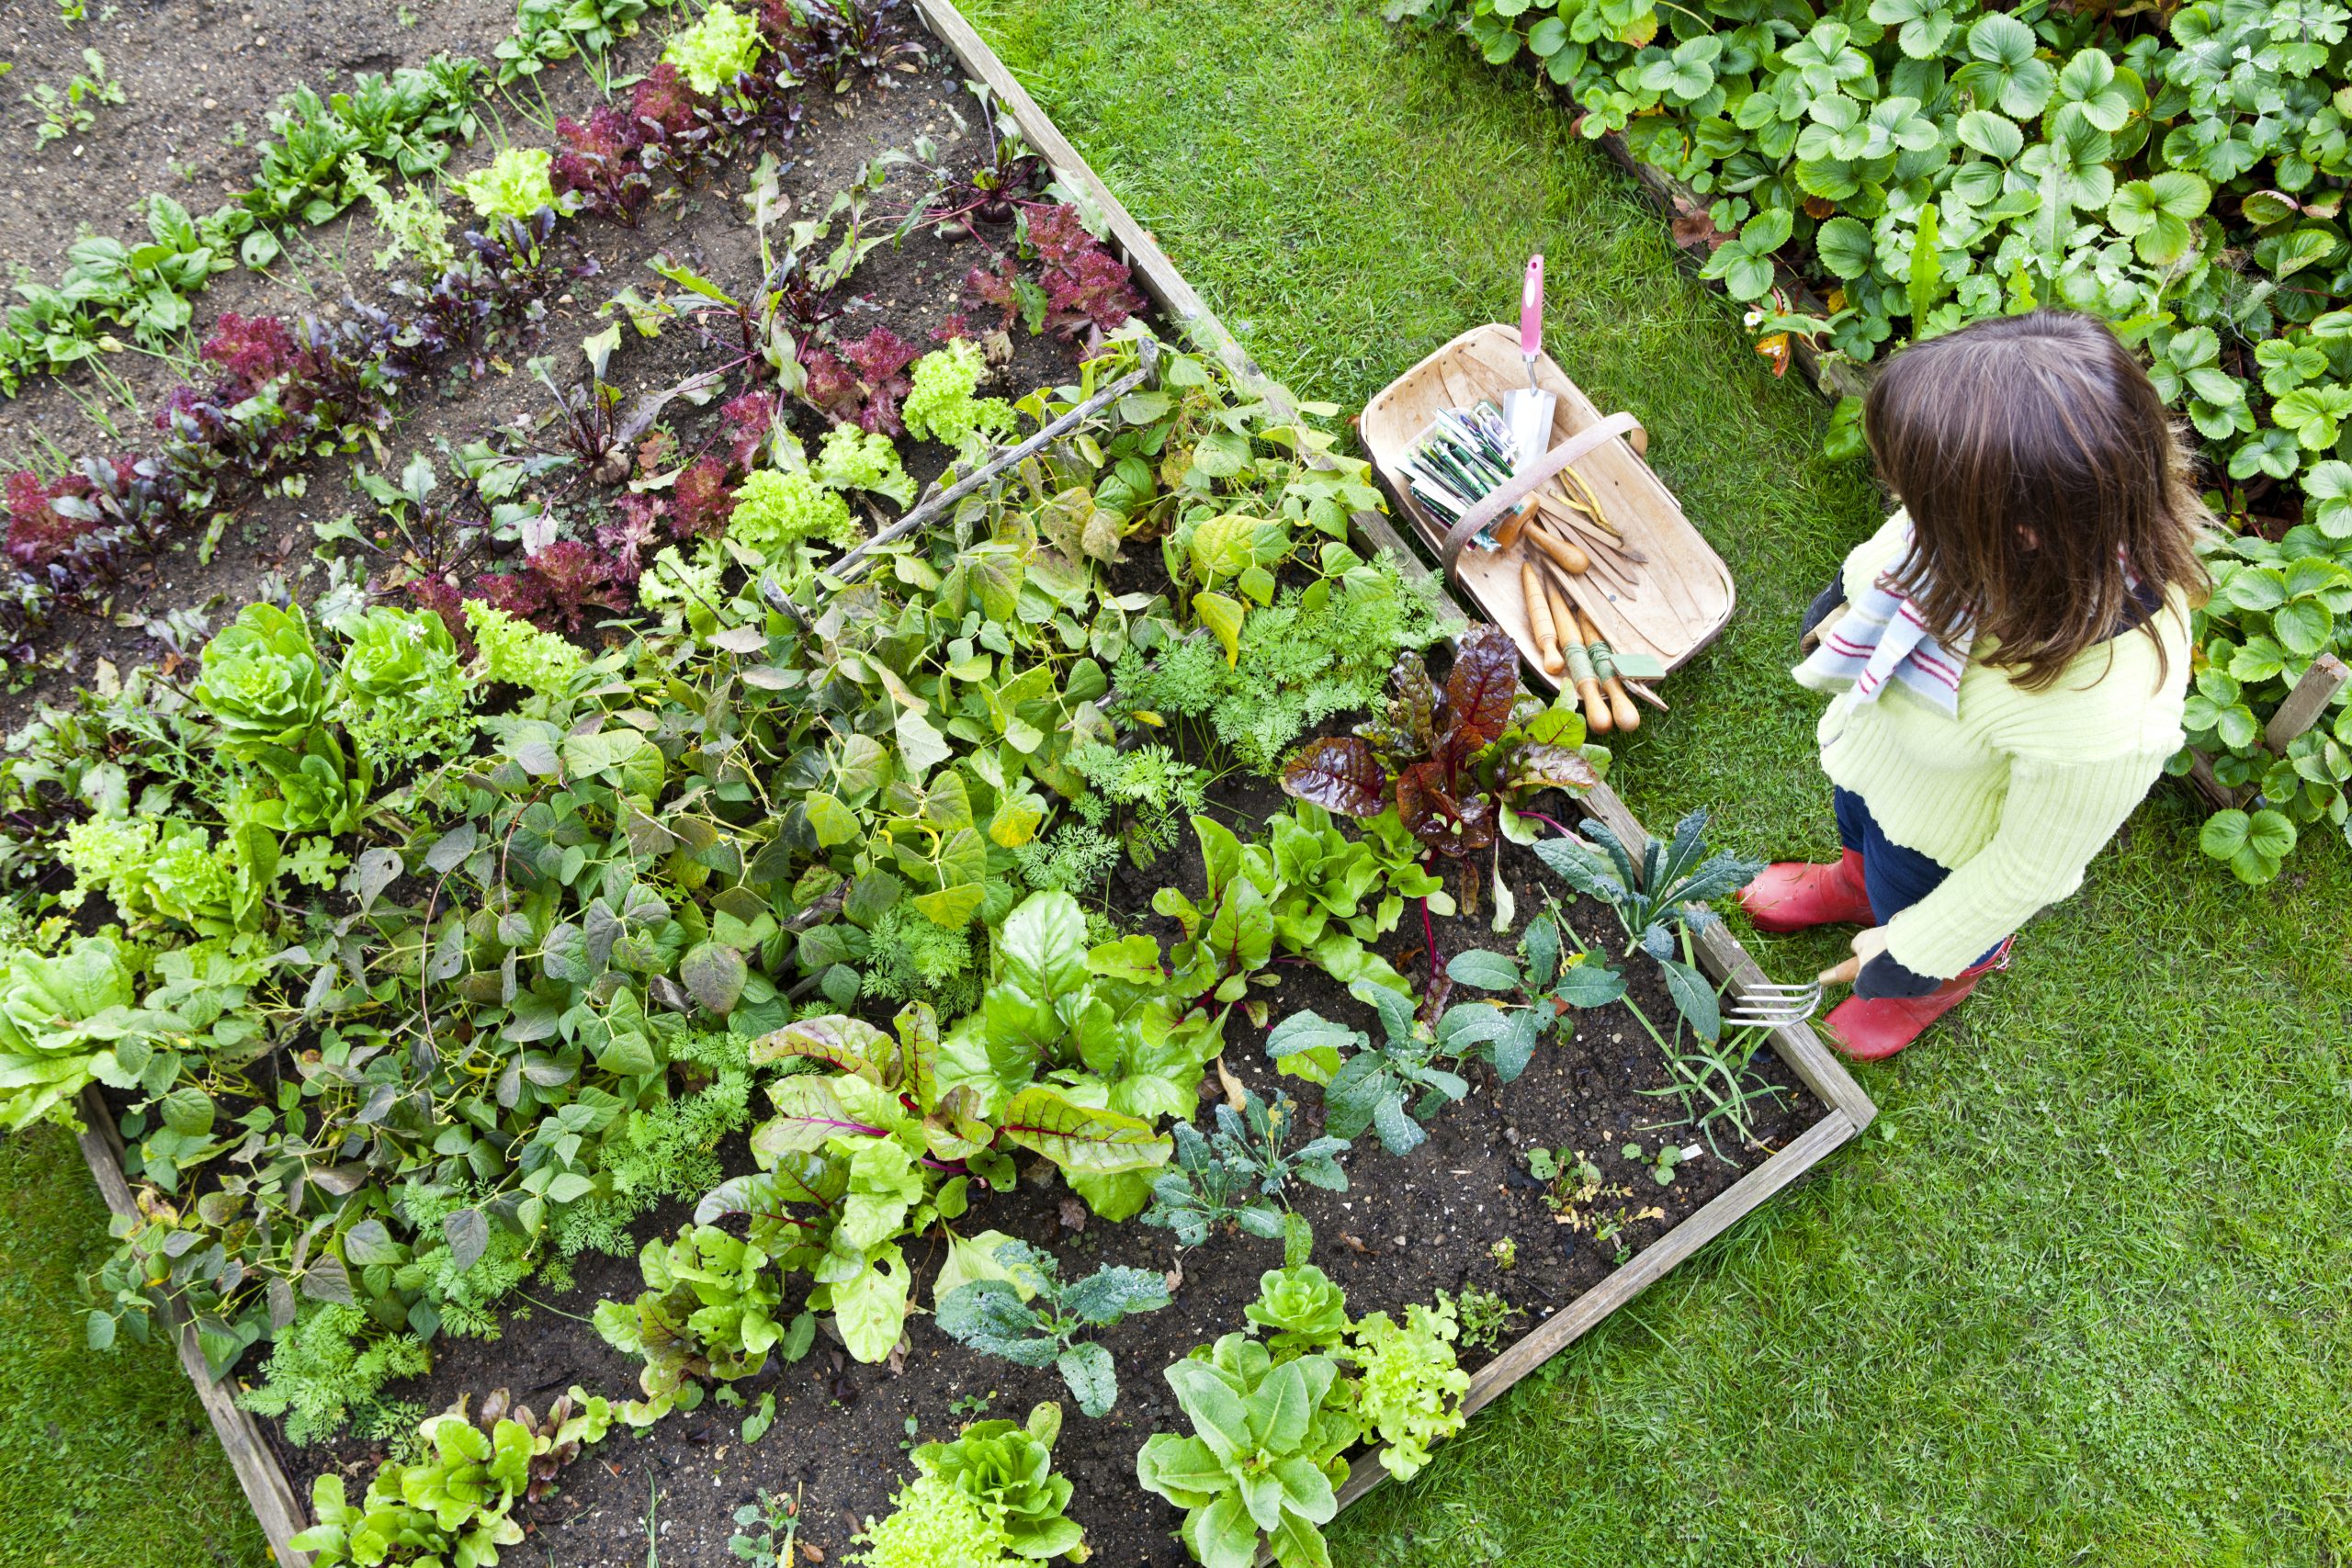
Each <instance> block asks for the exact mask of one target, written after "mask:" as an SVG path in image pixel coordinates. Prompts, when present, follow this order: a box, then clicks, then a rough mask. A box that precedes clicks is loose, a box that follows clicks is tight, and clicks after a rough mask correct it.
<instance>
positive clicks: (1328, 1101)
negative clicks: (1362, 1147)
mask: <svg viewBox="0 0 2352 1568" xmlns="http://www.w3.org/2000/svg"><path fill="white" fill-rule="evenodd" d="M1351 990H1352V991H1353V993H1354V995H1355V997H1356V999H1357V1000H1359V1001H1364V1002H1369V1003H1371V1004H1372V1006H1373V1008H1374V1010H1376V1011H1377V1012H1378V1013H1379V1014H1380V1023H1381V1028H1382V1030H1383V1032H1384V1036H1385V1037H1384V1038H1382V1039H1380V1040H1378V1041H1374V1039H1373V1038H1372V1036H1370V1035H1368V1034H1366V1033H1364V1032H1363V1031H1362V1030H1360V1029H1351V1028H1349V1027H1348V1026H1347V1025H1346V1024H1344V1023H1333V1022H1332V1021H1329V1019H1326V1018H1324V1017H1322V1016H1321V1015H1320V1014H1318V1013H1316V1012H1313V1011H1299V1012H1295V1013H1293V1014H1291V1015H1290V1016H1289V1017H1288V1018H1286V1019H1283V1021H1281V1022H1280V1023H1278V1024H1276V1025H1274V1027H1273V1028H1272V1030H1270V1031H1268V1032H1267V1034H1266V1055H1269V1056H1271V1057H1272V1058H1273V1059H1274V1061H1276V1062H1277V1063H1279V1064H1281V1065H1282V1067H1283V1071H1285V1072H1289V1073H1295V1074H1296V1075H1298V1076H1299V1077H1303V1078H1306V1080H1307V1081H1308V1082H1310V1083H1319V1084H1321V1085H1323V1086H1324V1088H1323V1124H1324V1126H1325V1127H1326V1128H1327V1129H1329V1131H1330V1132H1331V1133H1333V1134H1336V1135H1338V1136H1340V1137H1343V1138H1355V1137H1358V1136H1360V1135H1362V1134H1363V1131H1364V1129H1366V1128H1367V1127H1369V1128H1371V1129H1372V1130H1373V1131H1374V1132H1375V1133H1377V1134H1379V1135H1380V1142H1381V1144H1382V1145H1383V1146H1384V1147H1385V1148H1386V1149H1387V1150H1388V1152H1389V1153H1390V1154H1392V1155H1407V1154H1410V1153H1412V1152H1413V1151H1414V1150H1415V1149H1417V1148H1419V1147H1420V1146H1421V1145H1422V1144H1423V1143H1424V1142H1425V1141H1427V1139H1428V1137H1429V1134H1427V1133H1425V1132H1423V1131H1422V1130H1421V1123H1422V1122H1428V1121H1430V1120H1431V1119H1432V1118H1433V1117H1435V1116H1436V1115H1437V1113H1438V1112H1439V1111H1442V1110H1443V1109H1444V1108H1445V1107H1447V1106H1448V1105H1451V1104H1453V1102H1454V1101H1456V1100H1460V1099H1462V1097H1463V1096H1464V1095H1466V1094H1468V1093H1469V1092H1470V1086H1469V1084H1468V1083H1466V1082H1465V1081H1464V1079H1463V1077H1462V1075H1461V1074H1459V1073H1455V1072H1451V1071H1448V1070H1447V1069H1446V1068H1444V1067H1442V1066H1438V1065H1437V1064H1438V1062H1439V1061H1440V1060H1442V1059H1443V1058H1444V1057H1445V1056H1446V1055H1448V1054H1449V1053H1448V1052H1447V1051H1446V1049H1445V1047H1444V1045H1443V1044H1442V1043H1441V1041H1440V1039H1439V1037H1438V1035H1437V1034H1436V1032H1433V1031H1431V1030H1430V1029H1429V1028H1428V1027H1427V1026H1426V1025H1423V1024H1422V1023H1420V1022H1419V1021H1418V1020H1417V1019H1416V1018H1415V1017H1414V1016H1413V1004H1412V1003H1411V1002H1409V1001H1408V1000H1406V999H1405V998H1403V997H1400V996H1398V995H1397V993H1396V992H1394V991H1391V990H1389V989H1387V988H1386V987H1381V986H1371V985H1364V984H1361V983H1359V984H1358V985H1356V986H1354V987H1351ZM1342 1053H1345V1055H1342ZM1408 1102H1409V1106H1408Z"/></svg>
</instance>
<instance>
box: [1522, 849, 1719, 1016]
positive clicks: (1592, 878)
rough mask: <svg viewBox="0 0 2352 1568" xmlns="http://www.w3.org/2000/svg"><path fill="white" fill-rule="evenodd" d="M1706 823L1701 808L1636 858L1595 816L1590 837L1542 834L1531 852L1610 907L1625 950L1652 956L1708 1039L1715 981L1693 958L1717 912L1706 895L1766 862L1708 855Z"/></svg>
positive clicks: (1671, 991)
mask: <svg viewBox="0 0 2352 1568" xmlns="http://www.w3.org/2000/svg"><path fill="white" fill-rule="evenodd" d="M1706 830H1707V814H1706V812H1704V811H1693V812H1692V813H1691V814H1690V815H1689V816H1688V817H1685V818H1683V819H1682V820H1681V821H1679V822H1678V823H1676V824H1675V825H1674V837H1673V838H1672V839H1671V840H1657V839H1652V840H1649V841H1648V842H1647V843H1645V844H1644V845H1643V846H1642V852H1641V859H1640V861H1639V862H1638V863H1636V862H1635V860H1634V856H1633V854H1632V853H1630V852H1628V851H1627V850H1626V848H1625V846H1624V844H1623V842H1622V841H1621V840H1619V839H1618V837H1617V835H1616V834H1615V833H1614V832H1613V831H1611V829H1610V827H1609V825H1608V824H1607V823H1605V822H1601V821H1600V820H1598V819H1595V820H1592V821H1589V822H1587V823H1586V824H1585V831H1586V833H1587V834H1589V836H1590V838H1591V840H1592V841H1591V842H1590V843H1588V842H1586V841H1585V840H1582V839H1578V838H1575V837H1572V836H1569V835H1566V834H1563V835H1560V836H1558V837H1555V838H1547V839H1544V840H1540V841H1539V842H1538V843H1537V844H1536V846H1535V853H1536V856H1537V858H1538V859H1540V860H1542V861H1543V863H1544V864H1545V865H1547V866H1549V867H1550V868H1551V869H1552V870H1553V871H1554V872H1555V873H1556V874H1558V875H1559V877H1560V878H1561V880H1563V881H1565V882H1566V883H1567V884H1568V886H1571V887H1574V888H1575V889H1576V890H1577V892H1579V893H1581V894H1583V895H1585V897H1589V898H1596V899H1599V900H1600V902H1601V903H1603V904H1606V905H1608V906H1609V908H1610V912H1611V913H1612V914H1614V915H1615V916H1616V917H1617V923H1618V924H1619V925H1620V926H1622V927H1623V928H1624V931H1625V937H1626V942H1625V948H1624V952H1625V955H1626V956H1628V957H1631V956H1632V955H1633V954H1634V953H1635V952H1636V951H1639V952H1642V953H1648V954H1649V955H1650V957H1652V958H1653V959H1655V960H1657V966H1658V969H1659V971H1660V972H1661V973H1662V974H1663V975H1664V976H1666V987H1667V991H1668V995H1670V996H1671V997H1673V998H1674V1005H1675V1007H1676V1008H1677V1009H1678V1010H1680V1012H1681V1014H1682V1016H1683V1017H1684V1018H1685V1019H1687V1020H1689V1021H1690V1023H1691V1028H1692V1029H1693V1030H1694V1031H1696V1032H1697V1033H1698V1034H1699V1036H1700V1038H1701V1039H1702V1040H1707V1041H1713V1040H1715V1039H1717V1038H1718V1037H1720V1036H1721V1034H1722V1033H1723V1012H1722V1009H1721V1007H1720V1006H1719V1005H1718V1003H1717V1002H1716V999H1715V988H1714V987H1713V985H1712V984H1710V983H1709V982H1708V980H1707V977H1706V976H1704V975H1702V973H1700V971H1699V968H1698V965H1697V964H1694V963H1693V962H1691V938H1692V936H1693V935H1694V934H1695V933H1697V932H1699V931H1704V930H1706V928H1707V926H1708V924H1709V923H1710V922H1711V921H1714V920H1717V919H1721V918H1722V917H1721V916H1719V915H1717V914H1716V913H1715V912H1714V911H1713V910H1712V909H1710V908H1707V907H1706V904H1707V900H1709V899H1711V898H1720V897H1724V895H1726V894H1729V893H1733V892H1736V891H1737V890H1738V889H1739V888H1741V887H1744V886H1747V883H1748V882H1750V881H1751V880H1753V879H1754V877H1755V876H1756V874H1757V873H1758V872H1759V871H1761V870H1763V869H1764V868H1763V866H1762V865H1761V864H1760V863H1758V862H1756V861H1751V860H1744V859H1742V858H1741V857H1739V856H1738V855H1736V854H1733V853H1732V852H1730V851H1728V850H1722V851H1718V852H1715V853H1714V854H1712V855H1710V854H1709V853H1708V852H1707V845H1706V840H1705V839H1704V837H1703V835H1704V834H1705V832H1706ZM1595 845H1598V846H1599V847H1598V848H1596V847H1595ZM1678 936H1679V939H1680V942H1679V953H1680V954H1681V956H1680V957H1679V958H1678V957H1677V956H1676V953H1677V952H1678V946H1677V938H1678Z"/></svg>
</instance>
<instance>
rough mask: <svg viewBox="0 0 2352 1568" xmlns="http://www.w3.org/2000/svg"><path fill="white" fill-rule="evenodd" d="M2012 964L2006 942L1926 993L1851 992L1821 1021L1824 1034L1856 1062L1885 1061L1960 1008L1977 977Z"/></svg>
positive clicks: (1821, 1031) (1980, 977)
mask: <svg viewBox="0 0 2352 1568" xmlns="http://www.w3.org/2000/svg"><path fill="white" fill-rule="evenodd" d="M2011 940H2015V939H2011ZM2008 966H2009V944H2008V942H2003V943H2002V944H2001V951H2000V952H1998V953H1995V954H1993V956H1992V957H1990V958H1988V959H1986V960H1985V962H1984V963H1982V964H1973V965H1972V966H1970V967H1969V968H1966V969H1963V970H1962V971H1961V972H1960V974H1959V975H1958V976H1954V977H1953V978H1951V979H1950V980H1946V981H1945V982H1944V983H1943V984H1942V985H1940V986H1938V987H1936V988H1935V989H1934V990H1932V991H1929V992H1928V994H1927V995H1926V996H1924V997H1848V998H1846V999H1845V1000H1844V1001H1842V1002H1839V1003H1838V1005H1837V1006H1836V1007H1834V1008H1831V1009H1830V1010H1829V1016H1828V1017H1827V1018H1825V1019H1823V1020H1822V1021H1821V1023H1820V1025H1819V1032H1820V1034H1821V1037H1822V1038H1823V1039H1825V1040H1826V1041H1828V1042H1829V1043H1830V1044H1832V1045H1834V1046H1836V1047H1837V1048H1838V1050H1840V1051H1842V1052H1844V1053H1845V1054H1846V1055H1849V1056H1851V1057H1852V1058H1853V1059H1854V1060H1856V1061H1858V1062H1877V1061H1883V1060H1884V1059H1885V1058H1887V1057H1889V1056H1892V1055H1894V1054H1895V1053H1896V1052H1897V1051H1900V1050H1902V1049H1903V1047H1905V1045H1908V1044H1910V1043H1911V1042H1913V1041H1914V1040H1917V1039H1918V1038H1919V1036H1920V1035H1921V1034H1922V1033H1923V1032H1926V1030H1927V1027H1928V1025H1929V1024H1931V1023H1933V1022H1935V1021H1936V1020H1938V1019H1939V1018H1941V1017H1943V1015H1944V1014H1946V1013H1948V1012H1950V1011H1951V1010H1952V1009H1954V1008H1956V1007H1958V1006H1959V1005H1960V1004H1961V1002H1962V1000H1963V999H1965V998H1966V997H1967V996H1968V994H1969V993H1970V992H1971V991H1973V990H1974V989H1976V982H1977V981H1979V980H1981V979H1983V978H1984V977H1985V976H1987V975H1989V974H1991V973H1992V972H1993V971H1994V970H1996V969H2007V967H2008Z"/></svg>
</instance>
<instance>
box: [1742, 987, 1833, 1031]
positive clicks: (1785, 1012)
mask: <svg viewBox="0 0 2352 1568" xmlns="http://www.w3.org/2000/svg"><path fill="white" fill-rule="evenodd" d="M1821 998H1822V984H1821V981H1820V980H1819V979H1817V978H1816V979H1812V980H1806V981H1804V982H1802V983H1796V984H1782V983H1780V982H1777V981H1772V980H1744V981H1742V982H1741V983H1740V987H1739V990H1738V992H1737V993H1736V995H1734V996H1733V998H1732V999H1731V1009H1730V1010H1729V1011H1727V1012H1725V1013H1724V1022H1725V1023H1729V1024H1733V1025H1735V1026H1737V1027H1741V1028H1748V1029H1782V1028H1786V1027H1787V1026H1788V1025H1790V1024H1792V1023H1803V1022H1804V1021H1805V1020H1806V1019H1809V1018H1811V1017H1812V1016H1813V1013H1814V1010H1815V1008H1817V1007H1819V1006H1820V1005H1821Z"/></svg>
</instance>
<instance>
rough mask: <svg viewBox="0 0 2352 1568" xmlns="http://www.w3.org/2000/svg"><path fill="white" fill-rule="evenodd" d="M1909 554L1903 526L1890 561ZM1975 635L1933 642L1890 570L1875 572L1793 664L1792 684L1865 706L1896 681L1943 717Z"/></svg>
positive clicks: (1950, 708) (1956, 712) (1955, 701)
mask: <svg viewBox="0 0 2352 1568" xmlns="http://www.w3.org/2000/svg"><path fill="white" fill-rule="evenodd" d="M1910 554H1911V531H1910V528H1909V526H1908V525H1907V523H1906V525H1905V529H1904V533H1903V548H1902V549H1901V550H1899V551H1897V552H1896V554H1895V557H1894V558H1895V560H1897V561H1902V560H1904V559H1905V558H1908V557H1909V556H1910ZM1975 640H1976V634H1975V632H1974V630H1973V628H1970V627H1962V629H1961V632H1960V634H1959V636H1957V637H1954V638H1952V639H1951V641H1950V642H1949V643H1946V642H1942V641H1939V640H1938V639H1937V637H1936V636H1935V634H1934V633H1932V632H1930V631H1929V630H1928V624H1927V622H1925V621H1923V620H1921V619H1920V618H1919V610H1918V606H1917V605H1916V604H1912V602H1911V600H1910V599H1909V598H1908V597H1907V596H1906V595H1905V593H1904V592H1902V590H1901V589H1900V588H1899V587H1897V586H1896V584H1895V581H1894V574H1893V572H1892V571H1891V570H1889V571H1885V572H1881V573H1880V574H1879V576H1878V579H1877V581H1874V582H1872V583H1871V585H1870V587H1869V588H1867V589H1865V590H1864V591H1863V592H1861V593H1860V594H1859V595H1854V596H1852V597H1849V599H1848V601H1847V604H1846V609H1845V613H1844V614H1842V615H1838V616H1837V617H1836V618H1835V619H1833V620H1832V621H1830V622H1829V623H1828V625H1827V626H1826V627H1825V628H1824V629H1823V631H1822V634H1821V642H1820V646H1818V647H1816V648H1815V649H1814V650H1813V653H1812V654H1811V656H1810V657H1808V658H1807V659H1806V660H1805V661H1804V663H1803V664H1800V665H1798V666H1797V668H1796V671H1795V673H1796V679H1797V683H1798V684H1799V685H1801V686H1805V687H1809V688H1811V689H1812V690H1814V691H1816V692H1843V691H1847V690H1849V689H1850V690H1851V691H1852V692H1853V694H1854V699H1855V701H1857V702H1864V703H1874V702H1876V701H1878V698H1879V694H1880V693H1882V692H1883V691H1885V690H1886V688H1887V687H1888V686H1889V685H1901V686H1905V687H1907V688H1909V690H1910V692H1911V694H1912V695H1914V696H1916V697H1917V698H1919V699H1920V700H1921V701H1922V702H1925V703H1927V704H1928V705H1929V706H1931V707H1933V708H1935V709H1937V710H1938V711H1939V712H1940V713H1942V714H1943V715H1944V716H1946V717H1948V718H1957V717H1959V716H1960V676H1961V671H1963V670H1965V669H1966V668H1967V667H1968V650H1969V648H1970V647H1971V646H1972V645H1973V643H1974V642H1975Z"/></svg>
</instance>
